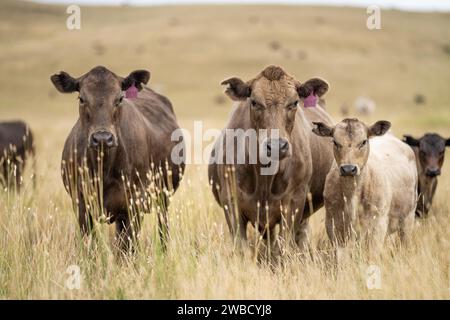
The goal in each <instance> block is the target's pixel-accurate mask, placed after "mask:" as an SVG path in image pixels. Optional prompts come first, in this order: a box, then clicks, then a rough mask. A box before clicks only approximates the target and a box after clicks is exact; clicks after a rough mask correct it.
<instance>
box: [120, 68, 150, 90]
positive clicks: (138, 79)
mask: <svg viewBox="0 0 450 320" xmlns="http://www.w3.org/2000/svg"><path fill="white" fill-rule="evenodd" d="M148 80H150V72H148V71H147V70H136V71H133V72H132V73H130V74H129V75H128V77H126V78H125V79H123V81H122V90H123V91H126V90H127V89H128V88H130V87H131V86H133V85H134V86H135V87H136V88H137V89H138V90H139V91H141V90H142V85H143V84H147V82H148Z"/></svg>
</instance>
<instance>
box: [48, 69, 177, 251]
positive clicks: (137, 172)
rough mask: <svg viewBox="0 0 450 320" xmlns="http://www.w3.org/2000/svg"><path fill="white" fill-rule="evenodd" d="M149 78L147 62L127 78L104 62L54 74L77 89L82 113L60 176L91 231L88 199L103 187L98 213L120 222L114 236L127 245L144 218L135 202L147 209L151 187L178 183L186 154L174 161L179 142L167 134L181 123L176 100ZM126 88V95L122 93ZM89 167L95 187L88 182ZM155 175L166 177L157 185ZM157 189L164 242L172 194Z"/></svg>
mask: <svg viewBox="0 0 450 320" xmlns="http://www.w3.org/2000/svg"><path fill="white" fill-rule="evenodd" d="M149 78H150V73H149V72H148V71H145V70H138V71H133V72H132V73H130V75H129V76H128V77H126V78H122V77H119V76H117V75H115V74H114V73H113V72H111V71H109V70H108V69H106V68H105V67H102V66H99V67H96V68H94V69H92V70H91V71H89V72H88V73H86V74H85V75H83V76H81V77H79V78H73V77H71V76H70V75H69V74H67V73H66V72H61V73H59V74H55V75H53V76H52V77H51V81H52V82H53V84H54V85H55V87H56V88H57V89H58V90H59V91H60V92H63V93H70V92H78V93H79V118H78V121H77V122H76V123H75V126H74V127H73V129H72V131H71V132H70V134H69V136H68V138H67V140H66V143H65V146H64V151H63V155H62V176H63V180H64V184H65V186H66V189H67V191H68V192H69V193H70V195H71V196H72V198H73V199H74V203H76V206H77V209H78V214H79V225H80V228H81V231H82V233H89V232H90V230H91V229H92V223H93V220H92V219H93V213H94V212H93V210H94V208H93V207H92V205H91V203H90V201H91V200H90V199H91V198H92V197H94V198H95V197H96V192H97V193H98V194H100V193H102V194H100V196H98V198H99V203H100V204H101V206H102V207H103V210H101V209H100V211H102V212H100V214H101V215H103V214H104V215H106V217H107V219H108V221H109V222H110V223H112V222H115V223H116V234H117V240H118V241H119V247H120V248H121V249H123V250H128V249H130V248H132V246H131V245H132V244H133V241H134V240H135V239H136V237H137V235H138V233H139V229H140V224H141V218H142V217H141V214H140V212H136V210H135V209H134V208H131V209H130V204H135V205H138V204H140V205H141V206H142V208H140V210H144V209H148V208H147V207H146V206H145V204H146V202H147V200H148V199H149V198H150V193H151V192H152V190H153V191H154V189H155V188H158V187H159V188H169V189H172V190H173V191H175V190H176V189H177V187H178V185H179V182H180V179H181V175H182V172H183V169H184V161H183V159H181V161H179V160H180V159H178V160H177V161H175V162H176V163H174V162H173V161H172V159H171V151H172V147H173V146H174V145H175V143H177V142H174V141H171V138H170V137H171V134H172V132H173V131H174V130H176V129H178V128H179V127H178V125H177V122H176V118H175V114H174V112H173V108H172V105H171V103H170V101H169V100H168V99H167V98H166V97H164V96H162V95H159V94H158V93H156V92H154V91H153V90H151V89H150V88H147V87H144V84H146V83H147V82H148V80H149ZM137 91H139V92H137ZM128 92H130V97H129V98H127V97H126V96H125V94H126V93H127V94H128ZM133 94H134V95H137V96H133ZM178 163H180V165H178ZM86 171H87V173H88V174H89V177H90V180H91V181H90V184H89V185H90V186H92V185H93V189H94V191H92V190H88V187H87V185H88V184H87V183H86V181H85V180H86V177H85V175H84V174H85V173H86ZM155 177H156V180H155ZM158 177H159V178H158ZM97 178H101V181H100V182H98V180H97V186H95V182H96V179H97ZM155 181H157V182H156V183H161V185H160V186H158V185H156V186H155V185H154V183H155ZM93 192H94V193H93ZM158 195H160V197H159V198H158V199H157V200H158V201H161V203H160V206H159V207H158V208H160V212H159V214H158V220H159V232H160V237H161V240H162V243H163V245H165V242H166V237H167V234H166V233H167V228H168V226H167V216H166V214H167V212H166V209H167V205H168V203H167V200H168V198H167V193H165V192H160V193H158ZM137 211H139V210H137Z"/></svg>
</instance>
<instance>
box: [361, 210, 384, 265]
mask: <svg viewBox="0 0 450 320" xmlns="http://www.w3.org/2000/svg"><path fill="white" fill-rule="evenodd" d="M379 214H380V213H379V212H378V211H377V210H373V211H372V212H370V213H369V215H368V217H369V218H368V219H371V218H370V217H375V216H377V215H379ZM367 226H368V229H366V230H361V231H362V233H363V234H365V235H366V236H367V239H366V243H367V245H368V249H369V255H370V256H371V257H374V258H375V257H378V256H379V255H380V254H381V252H382V251H383V247H384V242H385V240H386V235H387V231H388V227H389V218H388V214H387V213H384V214H381V215H380V216H378V217H377V218H376V221H375V222H374V224H373V225H372V224H371V223H367ZM370 226H372V227H371V228H370Z"/></svg>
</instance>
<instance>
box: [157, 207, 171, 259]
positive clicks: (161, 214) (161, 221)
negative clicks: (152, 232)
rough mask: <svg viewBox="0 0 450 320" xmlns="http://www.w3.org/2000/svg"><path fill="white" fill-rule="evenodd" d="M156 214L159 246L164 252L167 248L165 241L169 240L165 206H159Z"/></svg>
mask: <svg viewBox="0 0 450 320" xmlns="http://www.w3.org/2000/svg"><path fill="white" fill-rule="evenodd" d="M157 215H158V234H159V240H160V243H161V248H162V250H163V251H164V252H165V251H166V250H167V242H168V240H169V221H168V219H167V208H166V207H165V206H160V207H159V209H158V212H157Z"/></svg>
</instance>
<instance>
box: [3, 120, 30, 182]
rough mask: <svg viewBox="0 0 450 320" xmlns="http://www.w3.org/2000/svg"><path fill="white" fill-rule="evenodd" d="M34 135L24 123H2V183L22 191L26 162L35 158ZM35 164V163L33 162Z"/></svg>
mask: <svg viewBox="0 0 450 320" xmlns="http://www.w3.org/2000/svg"><path fill="white" fill-rule="evenodd" d="M34 153H35V149H34V144H33V134H32V133H31V130H30V128H29V126H28V125H27V124H26V123H25V122H23V121H8V122H0V165H1V173H0V183H1V184H2V186H3V187H7V188H8V189H13V188H15V189H16V190H20V186H21V179H22V174H23V170H24V168H25V162H26V161H27V160H28V158H29V156H30V155H31V156H33V157H34ZM33 164H34V161H33Z"/></svg>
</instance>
